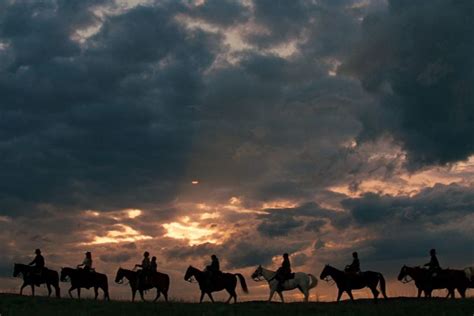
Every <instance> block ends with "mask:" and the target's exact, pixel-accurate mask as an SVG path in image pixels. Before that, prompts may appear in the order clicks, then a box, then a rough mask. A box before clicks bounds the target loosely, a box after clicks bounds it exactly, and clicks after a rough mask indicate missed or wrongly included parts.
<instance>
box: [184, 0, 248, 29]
mask: <svg viewBox="0 0 474 316" xmlns="http://www.w3.org/2000/svg"><path fill="white" fill-rule="evenodd" d="M187 14H188V15H189V16H190V17H194V18H198V19H200V20H202V21H203V22H206V23H210V24H215V25H218V26H220V27H228V26H231V25H234V24H236V23H243V22H246V21H247V20H248V19H249V17H250V12H249V10H248V8H247V7H246V6H244V5H243V4H242V2H241V1H237V0H207V1H205V2H204V3H203V4H201V5H198V6H197V7H193V9H192V10H190V11H188V12H187Z"/></svg>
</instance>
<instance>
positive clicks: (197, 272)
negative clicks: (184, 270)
mask: <svg viewBox="0 0 474 316" xmlns="http://www.w3.org/2000/svg"><path fill="white" fill-rule="evenodd" d="M190 269H191V275H194V277H195V278H196V280H198V281H199V280H201V279H202V278H203V276H204V272H203V271H201V270H199V269H198V268H195V267H190Z"/></svg>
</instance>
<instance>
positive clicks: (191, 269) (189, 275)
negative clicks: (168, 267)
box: [184, 266, 196, 282]
mask: <svg viewBox="0 0 474 316" xmlns="http://www.w3.org/2000/svg"><path fill="white" fill-rule="evenodd" d="M195 272H196V268H194V267H193V266H189V267H188V269H187V270H186V273H185V274H184V280H185V281H188V282H190V280H191V278H192V277H193V276H194V274H195Z"/></svg>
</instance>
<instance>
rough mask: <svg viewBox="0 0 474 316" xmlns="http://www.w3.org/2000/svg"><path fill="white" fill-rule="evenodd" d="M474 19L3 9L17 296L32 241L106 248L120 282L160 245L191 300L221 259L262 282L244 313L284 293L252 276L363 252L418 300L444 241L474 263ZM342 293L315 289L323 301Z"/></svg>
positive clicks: (254, 4) (10, 244) (447, 1)
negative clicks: (192, 272)
mask: <svg viewBox="0 0 474 316" xmlns="http://www.w3.org/2000/svg"><path fill="white" fill-rule="evenodd" d="M473 14H474V2H473V1H469V0H466V1H463V0H461V1H454V0H429V1H428V0H420V1H411V0H292V1H286V0H241V1H238V0H133V1H131V0H128V1H126V0H83V1H69V0H41V1H27V0H0V174H1V179H2V181H0V245H1V248H2V249H1V254H0V278H1V281H2V282H1V285H0V291H17V290H18V287H19V286H20V280H18V279H14V278H12V277H11V274H12V266H13V263H14V262H23V263H28V262H29V261H31V260H32V258H33V252H34V250H35V249H36V248H41V249H42V251H43V254H44V256H45V259H46V264H47V266H48V267H50V268H53V269H60V268H61V267H64V266H75V265H76V264H78V263H80V262H82V259H83V256H84V252H85V251H91V252H92V254H93V258H94V265H95V267H96V270H97V271H99V272H104V273H107V274H108V276H109V281H110V283H113V279H114V275H115V271H116V270H117V269H118V267H124V268H133V266H134V264H135V263H139V262H140V261H141V255H142V253H143V252H144V251H145V250H148V251H149V252H150V253H151V254H152V255H155V256H157V258H158V269H159V270H160V271H162V272H165V273H168V274H169V275H170V276H171V289H170V295H171V297H172V298H175V299H182V300H189V301H194V300H197V299H198V296H199V292H198V288H197V286H196V285H195V284H188V283H187V282H185V281H184V280H183V276H184V272H185V270H186V268H187V267H188V266H189V265H194V266H196V267H200V268H202V267H204V266H205V265H206V264H208V262H209V261H210V258H209V257H210V255H211V254H216V255H217V256H218V257H219V258H220V261H221V266H222V269H223V270H224V271H229V272H241V273H243V274H244V275H245V276H246V279H247V282H248V283H249V285H250V294H248V295H240V299H242V300H253V299H264V298H266V297H267V289H266V286H265V284H262V283H257V282H254V281H253V280H251V278H250V274H251V273H252V272H253V271H254V270H255V268H256V267H257V266H258V265H259V264H261V265H263V266H265V267H268V268H273V269H276V268H277V267H278V266H279V264H280V262H281V255H282V254H283V253H284V252H288V253H289V254H290V259H291V261H292V265H293V270H294V271H302V272H307V273H312V274H314V275H316V276H318V277H319V274H320V272H321V270H322V268H323V266H324V265H325V264H331V265H334V266H336V267H339V268H343V267H344V265H346V264H348V263H350V262H351V253H352V252H353V251H357V252H358V253H359V257H360V260H361V266H362V269H363V270H375V271H380V272H382V273H383V274H384V275H385V276H386V278H387V279H388V294H389V295H392V296H393V295H413V294H414V293H415V289H414V285H413V284H408V285H404V284H401V283H400V282H398V281H396V275H397V274H398V272H399V270H400V268H401V266H403V265H404V264H407V265H419V264H424V263H426V262H427V261H428V260H429V255H428V252H429V249H431V248H436V249H437V250H438V256H439V260H440V263H441V265H442V266H443V267H451V268H463V267H466V266H470V265H473V264H474V247H473V245H474V234H473V233H472V232H473V231H474V212H473V210H474V180H473V179H474V177H473V176H474V92H473V91H474V90H473V89H472V86H473V84H474V58H473V57H472V56H474V37H473V36H472V33H473V32H474V16H473ZM61 286H62V288H63V289H64V288H68V285H67V284H62V285H61ZM111 287H112V290H111V297H112V298H120V299H128V298H129V295H130V294H129V292H128V289H127V288H126V287H124V286H119V285H114V284H111ZM42 291H43V292H42ZM44 292H45V290H44V289H43V290H40V293H43V294H44ZM241 293H242V292H241V291H240V292H239V294H241ZM150 295H151V294H150ZM335 295H336V289H335V288H334V287H333V286H331V285H330V284H326V283H325V282H324V281H320V283H319V285H318V287H317V288H316V289H314V290H313V292H312V294H311V300H333V299H334V298H335ZM355 295H356V296H357V297H365V296H367V295H368V291H367V290H361V291H356V293H355ZM439 295H444V293H442V292H439ZM217 297H218V298H219V299H223V298H225V297H226V295H224V294H219V295H218V296H217ZM287 298H289V299H290V300H300V299H302V295H301V294H300V293H296V292H292V293H288V294H287Z"/></svg>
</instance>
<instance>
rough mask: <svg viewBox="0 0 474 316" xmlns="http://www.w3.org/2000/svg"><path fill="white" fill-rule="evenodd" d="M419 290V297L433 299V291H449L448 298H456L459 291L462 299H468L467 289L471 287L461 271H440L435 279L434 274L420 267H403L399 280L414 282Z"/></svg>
mask: <svg viewBox="0 0 474 316" xmlns="http://www.w3.org/2000/svg"><path fill="white" fill-rule="evenodd" d="M409 277H410V278H411V279H412V280H413V281H415V285H416V287H417V289H418V297H421V293H422V292H424V293H425V297H431V293H432V292H433V290H438V289H447V290H448V297H449V296H451V297H452V298H455V294H454V290H455V289H457V290H458V292H459V294H460V295H461V297H466V289H467V288H468V287H469V280H468V279H467V278H466V274H465V272H464V271H461V270H451V269H446V270H440V271H439V272H438V273H437V275H436V276H435V277H433V272H432V271H430V270H428V269H424V268H420V267H407V266H403V267H402V269H401V270H400V273H399V274H398V280H399V281H402V282H404V283H408V282H410V281H412V280H409V279H408V278H409Z"/></svg>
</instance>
